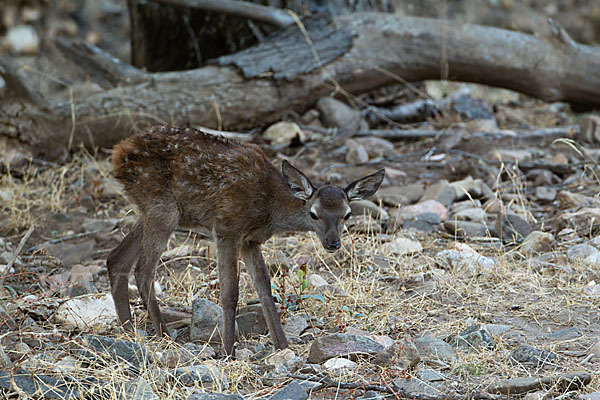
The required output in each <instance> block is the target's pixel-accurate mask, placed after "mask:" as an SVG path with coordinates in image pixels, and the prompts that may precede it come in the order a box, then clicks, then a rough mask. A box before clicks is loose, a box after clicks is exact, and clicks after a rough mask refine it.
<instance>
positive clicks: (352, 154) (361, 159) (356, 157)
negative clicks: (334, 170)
mask: <svg viewBox="0 0 600 400" xmlns="http://www.w3.org/2000/svg"><path fill="white" fill-rule="evenodd" d="M344 144H345V145H346V147H347V148H348V151H347V152H346V162H347V163H348V164H356V165H360V164H364V163H366V162H368V161H369V153H368V152H367V149H365V147H364V146H363V145H362V144H360V143H358V142H357V141H356V140H354V139H346V141H345V142H344Z"/></svg>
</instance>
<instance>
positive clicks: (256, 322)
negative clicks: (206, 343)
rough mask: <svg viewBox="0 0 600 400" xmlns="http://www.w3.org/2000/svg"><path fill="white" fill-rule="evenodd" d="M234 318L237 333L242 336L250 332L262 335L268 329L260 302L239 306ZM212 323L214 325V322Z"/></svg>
mask: <svg viewBox="0 0 600 400" xmlns="http://www.w3.org/2000/svg"><path fill="white" fill-rule="evenodd" d="M235 320H236V323H237V328H238V330H239V333H240V334H241V335H243V336H247V335H251V334H256V335H264V334H266V333H267V332H268V330H269V328H268V326H267V320H266V319H265V315H264V313H263V311H262V306H261V305H260V304H251V305H247V306H244V307H241V308H240V309H239V310H238V312H237V316H236V317H235ZM212 325H213V327H214V323H212ZM219 340H220V339H219Z"/></svg>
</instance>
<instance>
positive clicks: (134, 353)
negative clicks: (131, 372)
mask: <svg viewBox="0 0 600 400" xmlns="http://www.w3.org/2000/svg"><path fill="white" fill-rule="evenodd" d="M81 344H82V346H77V347H75V346H72V351H73V353H75V355H77V356H78V357H81V358H85V359H88V360H89V361H90V362H94V363H96V362H103V360H106V359H108V360H111V362H126V363H128V364H129V365H131V366H132V367H134V369H135V370H137V371H139V370H140V369H141V368H142V367H143V366H145V365H148V364H149V363H150V358H149V356H148V350H147V349H146V348H145V347H144V346H142V345H140V344H138V343H134V342H130V341H127V340H120V339H115V338H111V337H104V336H97V335H87V336H84V337H83V338H82V341H81Z"/></svg>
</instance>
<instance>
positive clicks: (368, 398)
mask: <svg viewBox="0 0 600 400" xmlns="http://www.w3.org/2000/svg"><path fill="white" fill-rule="evenodd" d="M356 400H385V399H384V397H383V395H381V394H379V393H377V392H374V391H372V390H367V391H366V392H365V394H363V395H362V396H360V397H357V398H356Z"/></svg>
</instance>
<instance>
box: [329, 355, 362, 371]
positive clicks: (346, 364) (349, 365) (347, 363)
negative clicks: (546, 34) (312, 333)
mask: <svg viewBox="0 0 600 400" xmlns="http://www.w3.org/2000/svg"><path fill="white" fill-rule="evenodd" d="M323 367H325V369H326V370H329V371H338V370H340V369H346V370H350V369H355V368H356V367H357V364H356V363H355V362H354V361H351V360H348V359H347V358H339V357H335V358H330V359H329V360H327V361H325V363H324V364H323Z"/></svg>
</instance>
